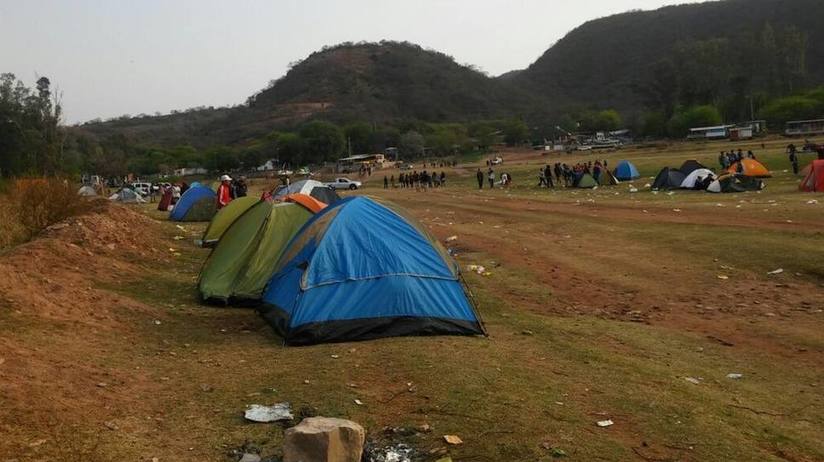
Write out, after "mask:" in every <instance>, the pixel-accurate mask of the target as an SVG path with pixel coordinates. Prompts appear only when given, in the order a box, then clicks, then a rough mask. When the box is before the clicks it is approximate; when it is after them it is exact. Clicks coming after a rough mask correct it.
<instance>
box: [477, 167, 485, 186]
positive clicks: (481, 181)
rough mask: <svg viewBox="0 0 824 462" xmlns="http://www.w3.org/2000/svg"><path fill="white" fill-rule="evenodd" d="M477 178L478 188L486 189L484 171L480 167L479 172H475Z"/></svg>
mask: <svg viewBox="0 0 824 462" xmlns="http://www.w3.org/2000/svg"><path fill="white" fill-rule="evenodd" d="M475 178H476V179H477V180H478V189H484V173H483V172H482V171H481V169H480V167H479V168H478V173H476V174H475Z"/></svg>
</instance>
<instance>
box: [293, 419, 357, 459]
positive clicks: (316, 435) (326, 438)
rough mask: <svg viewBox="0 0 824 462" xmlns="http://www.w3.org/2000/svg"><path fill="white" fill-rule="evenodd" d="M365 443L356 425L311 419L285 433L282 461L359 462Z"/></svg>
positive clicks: (353, 423)
mask: <svg viewBox="0 0 824 462" xmlns="http://www.w3.org/2000/svg"><path fill="white" fill-rule="evenodd" d="M365 440H366V432H365V431H364V429H363V427H361V426H360V425H358V424H357V423H355V422H352V421H350V420H344V419H334V418H328V417H310V418H307V419H303V421H302V422H301V423H300V424H298V425H297V426H295V427H292V428H290V429H288V430H286V434H285V435H284V443H283V462H360V460H361V457H362V455H363V444H364V441H365Z"/></svg>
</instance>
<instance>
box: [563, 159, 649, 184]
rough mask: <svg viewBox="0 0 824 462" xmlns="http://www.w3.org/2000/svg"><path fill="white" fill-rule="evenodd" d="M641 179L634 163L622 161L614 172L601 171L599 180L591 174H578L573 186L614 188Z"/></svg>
mask: <svg viewBox="0 0 824 462" xmlns="http://www.w3.org/2000/svg"><path fill="white" fill-rule="evenodd" d="M640 177H641V175H640V174H639V173H638V169H637V168H635V165H633V164H632V162H630V161H628V160H622V161H620V162H618V165H617V166H616V167H615V170H614V171H612V172H610V171H609V170H608V169H603V170H601V173H600V175H599V176H598V178H597V179H596V178H595V177H594V176H593V175H590V174H589V173H580V174H578V175H577V176H576V177H575V178H574V180H573V182H572V186H573V187H575V188H582V189H592V188H595V187H597V186H614V185H617V184H619V183H620V182H622V181H631V180H635V179H637V178H640Z"/></svg>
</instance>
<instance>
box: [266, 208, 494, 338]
mask: <svg viewBox="0 0 824 462" xmlns="http://www.w3.org/2000/svg"><path fill="white" fill-rule="evenodd" d="M414 223H415V222H414V221H412V220H409V219H407V218H406V217H404V216H402V215H401V212H400V211H398V210H395V209H394V207H393V206H392V205H388V204H387V205H384V204H379V203H377V202H375V201H373V200H371V199H368V198H366V197H363V196H355V197H349V198H346V199H343V200H341V201H339V202H337V203H336V204H334V205H331V206H329V207H327V208H326V209H324V210H323V211H322V212H320V213H318V214H316V215H315V216H314V217H313V218H312V219H311V220H309V221H308V222H307V223H306V224H305V225H304V227H303V228H302V229H301V231H300V232H298V234H297V235H296V236H295V238H294V239H293V240H292V241H291V242H290V243H289V245H288V246H287V248H286V250H285V251H284V253H283V255H282V257H281V259H280V261H279V263H278V269H277V271H276V273H275V276H274V277H273V278H272V279H271V280H270V281H269V285H268V287H267V289H266V291H265V293H264V295H263V303H264V305H263V307H262V308H261V314H262V315H263V317H264V319H266V321H267V322H268V323H269V324H271V325H272V327H274V328H275V330H277V331H278V332H279V333H280V334H281V335H282V336H283V338H284V341H285V342H286V344H288V345H310V344H316V343H325V342H342V341H354V340H367V339H374V338H381V337H394V336H404V335H483V334H484V333H485V332H484V329H483V326H482V323H481V320H480V318H479V317H478V315H477V314H476V312H475V309H474V307H473V305H472V304H471V303H470V301H469V299H468V298H467V294H466V293H465V292H464V287H463V286H462V285H461V280H460V273H459V269H458V267H457V265H456V264H455V262H454V260H452V258H451V257H450V256H449V254H448V253H446V251H445V249H444V248H443V247H442V246H441V245H440V244H439V243H438V242H437V241H434V240H433V239H432V238H431V237H429V235H428V234H427V233H426V231H424V230H423V229H422V228H421V227H420V226H419V225H416V224H414Z"/></svg>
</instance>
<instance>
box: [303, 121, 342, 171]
mask: <svg viewBox="0 0 824 462" xmlns="http://www.w3.org/2000/svg"><path fill="white" fill-rule="evenodd" d="M299 134H300V137H301V139H302V141H303V156H302V159H301V162H302V163H306V164H319V163H322V162H324V161H327V160H336V159H338V158H339V157H340V156H341V154H343V153H344V149H345V146H346V144H345V141H344V138H343V131H342V130H341V129H340V128H339V127H338V126H337V125H335V124H333V123H330V122H323V121H313V122H309V123H307V124H306V125H304V126H302V127H301V128H300V132H299Z"/></svg>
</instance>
